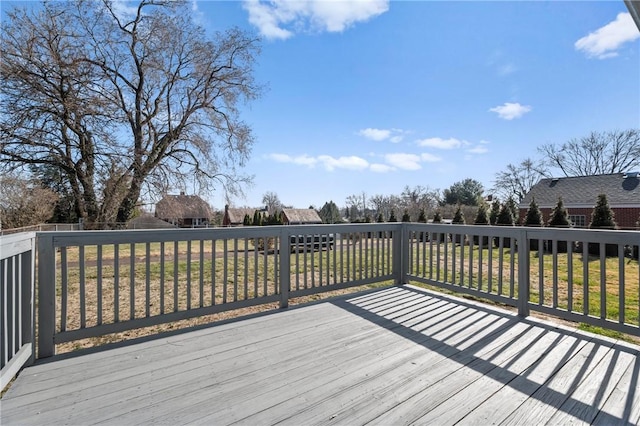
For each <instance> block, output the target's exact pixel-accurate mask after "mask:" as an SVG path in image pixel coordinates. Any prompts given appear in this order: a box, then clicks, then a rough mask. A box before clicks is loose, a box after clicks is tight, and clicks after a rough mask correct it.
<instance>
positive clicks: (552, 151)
mask: <svg viewBox="0 0 640 426" xmlns="http://www.w3.org/2000/svg"><path fill="white" fill-rule="evenodd" d="M539 151H540V152H541V153H542V155H543V156H544V160H545V161H546V162H547V164H548V166H549V167H552V168H558V169H560V170H561V171H562V173H564V175H565V176H589V175H598V174H607V173H622V172H626V171H630V170H634V169H635V168H638V167H640V129H629V130H624V131H611V132H591V133H590V134H589V135H588V136H585V137H582V138H580V139H571V140H570V141H568V142H565V143H562V144H547V145H543V146H541V147H540V148H539Z"/></svg>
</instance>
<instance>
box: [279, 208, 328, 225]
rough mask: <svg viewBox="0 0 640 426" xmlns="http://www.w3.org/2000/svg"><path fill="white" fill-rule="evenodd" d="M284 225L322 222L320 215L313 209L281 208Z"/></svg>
mask: <svg viewBox="0 0 640 426" xmlns="http://www.w3.org/2000/svg"><path fill="white" fill-rule="evenodd" d="M282 223H283V224H284V225H317V224H321V223H322V219H320V215H318V212H317V211H315V210H314V209H282Z"/></svg>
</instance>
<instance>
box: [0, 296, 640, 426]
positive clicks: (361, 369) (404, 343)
mask: <svg viewBox="0 0 640 426" xmlns="http://www.w3.org/2000/svg"><path fill="white" fill-rule="evenodd" d="M639 349H640V348H639V347H638V346H634V345H630V344H627V343H621V342H616V341H614V340H612V339H607V338H604V337H600V336H594V335H591V334H588V333H584V332H579V331H575V330H573V329H569V328H566V327H561V326H558V325H555V324H551V323H549V322H542V321H538V320H536V319H534V318H528V319H524V320H523V319H520V318H518V317H516V316H514V314H512V313H510V312H507V311H504V310H500V309H495V308H493V307H490V306H486V305H482V304H477V303H474V302H469V301H464V300H462V299H457V298H453V297H449V296H443V295H439V294H437V293H431V292H428V291H425V290H421V289H417V288H414V287H411V286H405V287H393V288H386V289H381V290H377V291H374V292H370V293H366V294H360V295H356V296H350V297H345V298H339V299H332V300H330V301H326V302H321V303H316V304H313V305H307V306H304V307H296V308H290V309H287V310H284V311H278V312H275V313H269V314H263V315H258V316H254V317H251V318H248V319H242V320H236V321H230V322H227V323H224V324H219V325H216V326H212V327H208V328H202V329H199V330H195V331H189V332H182V333H178V334H173V335H168V336H167V335H165V336H160V337H157V338H155V339H148V340H146V341H143V342H136V343H131V344H127V345H122V346H120V347H115V348H110V349H106V350H101V351H96V352H93V353H88V354H83V355H80V356H77V355H74V356H67V357H58V358H57V359H55V360H54V361H49V362H41V363H39V364H38V365H35V366H33V367H29V368H27V369H26V370H24V371H23V372H22V374H21V375H20V376H19V377H18V378H17V380H16V381H15V382H14V383H13V385H12V387H11V388H10V390H9V391H8V392H7V393H6V394H5V395H4V397H3V398H2V401H1V417H0V423H1V424H2V425H11V424H19V425H27V424H47V425H57V424H118V425H123V424H154V425H155V424H170V425H176V424H194V423H195V424H215V425H224V424H232V423H238V424H248V425H263V424H275V423H283V424H290V425H306V424H348V425H360V424H365V423H371V424H382V425H389V424H393V425H397V424H442V425H447V424H458V423H459V424H481V425H484V424H545V423H550V424H569V423H585V424H589V423H593V424H603V425H611V424H623V425H625V424H626V425H635V424H638V423H640V378H639V376H640V360H639V358H638V352H639Z"/></svg>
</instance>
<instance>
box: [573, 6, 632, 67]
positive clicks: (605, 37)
mask: <svg viewBox="0 0 640 426" xmlns="http://www.w3.org/2000/svg"><path fill="white" fill-rule="evenodd" d="M638 38H640V32H639V31H638V28H637V27H636V25H635V23H634V22H633V18H632V17H631V14H630V13H619V14H618V16H617V17H616V19H615V20H614V21H611V22H609V23H608V24H607V25H605V26H604V27H601V28H598V29H597V30H595V31H594V32H592V33H589V34H588V35H586V36H584V37H582V38H581V39H580V40H578V41H576V43H575V48H576V50H581V51H583V52H584V53H585V54H586V55H587V57H589V58H598V59H605V58H612V57H614V56H618V52H616V50H617V49H619V48H620V46H622V45H623V44H624V43H626V42H630V41H634V40H636V39H638Z"/></svg>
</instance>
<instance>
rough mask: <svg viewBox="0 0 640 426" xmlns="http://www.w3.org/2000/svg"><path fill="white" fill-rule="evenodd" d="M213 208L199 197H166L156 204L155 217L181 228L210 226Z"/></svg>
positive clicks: (182, 194)
mask: <svg viewBox="0 0 640 426" xmlns="http://www.w3.org/2000/svg"><path fill="white" fill-rule="evenodd" d="M211 215H212V212H211V207H210V206H209V204H208V203H207V202H206V201H204V200H203V199H202V198H200V197H199V196H197V195H185V193H184V192H181V193H180V195H169V194H167V195H165V196H164V197H163V198H162V199H161V200H160V201H158V203H157V204H156V213H155V216H156V217H157V218H158V219H162V220H164V221H165V222H168V223H170V224H172V225H176V226H179V227H181V228H198V227H206V226H209V220H210V219H211Z"/></svg>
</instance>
